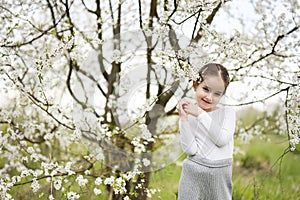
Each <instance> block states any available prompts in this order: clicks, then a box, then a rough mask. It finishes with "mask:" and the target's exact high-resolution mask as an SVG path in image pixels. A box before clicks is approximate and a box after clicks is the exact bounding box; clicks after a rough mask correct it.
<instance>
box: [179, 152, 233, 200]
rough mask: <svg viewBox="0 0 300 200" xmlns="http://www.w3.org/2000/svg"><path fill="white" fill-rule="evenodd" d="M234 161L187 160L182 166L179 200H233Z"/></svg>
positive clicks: (192, 158) (189, 158) (197, 157)
mask: <svg viewBox="0 0 300 200" xmlns="http://www.w3.org/2000/svg"><path fill="white" fill-rule="evenodd" d="M231 177H232V159H223V160H213V161H212V160H208V159H204V158H201V157H199V156H190V157H188V158H186V159H185V160H184V162H183V166H182V174H181V177H180V182H179V188H178V200H230V199H232V182H231Z"/></svg>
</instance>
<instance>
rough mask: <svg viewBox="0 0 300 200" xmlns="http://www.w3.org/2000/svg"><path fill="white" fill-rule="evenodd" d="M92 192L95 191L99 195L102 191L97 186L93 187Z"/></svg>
mask: <svg viewBox="0 0 300 200" xmlns="http://www.w3.org/2000/svg"><path fill="white" fill-rule="evenodd" d="M94 193H95V195H99V194H101V193H102V191H101V190H100V189H98V188H94Z"/></svg>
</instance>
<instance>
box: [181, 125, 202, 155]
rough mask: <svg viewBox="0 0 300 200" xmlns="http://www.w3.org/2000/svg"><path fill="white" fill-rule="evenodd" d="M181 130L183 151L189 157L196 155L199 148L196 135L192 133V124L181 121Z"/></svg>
mask: <svg viewBox="0 0 300 200" xmlns="http://www.w3.org/2000/svg"><path fill="white" fill-rule="evenodd" d="M179 129H180V140H181V146H182V149H183V151H184V152H185V153H187V154H188V155H195V154H196V152H197V149H198V148H197V143H196V139H195V135H194V134H193V133H192V131H191V127H190V123H189V122H188V121H179ZM194 131H195V130H194Z"/></svg>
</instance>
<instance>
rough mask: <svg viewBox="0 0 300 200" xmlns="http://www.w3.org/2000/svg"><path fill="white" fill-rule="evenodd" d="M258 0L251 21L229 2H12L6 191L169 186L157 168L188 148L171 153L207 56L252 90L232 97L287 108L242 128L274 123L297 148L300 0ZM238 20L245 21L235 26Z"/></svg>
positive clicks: (117, 192) (5, 61)
mask: <svg viewBox="0 0 300 200" xmlns="http://www.w3.org/2000/svg"><path fill="white" fill-rule="evenodd" d="M247 5H250V6H252V7H251V8H249V9H250V10H252V14H253V16H254V17H253V19H252V20H249V19H248V18H247V16H246V17H244V16H243V15H241V11H238V10H239V7H238V6H239V4H238V3H237V2H235V1H229V0H225V1H224V0H223V1H219V0H205V1H194V0H186V1H177V0H174V1H167V0H165V1H157V0H151V1H149V2H148V1H141V0H138V1H137V2H135V1H133V2H132V1H121V0H119V1H117V0H116V1H111V0H110V1H106V2H104V1H100V0H95V1H86V0H81V1H75V0H59V1H54V0H46V1H40V0H35V1H29V0H23V1H18V2H11V1H8V0H4V1H2V2H1V3H0V10H1V14H0V15H1V18H0V20H1V24H2V26H3V28H2V29H1V34H0V38H1V39H0V46H1V49H0V55H1V59H0V63H1V65H0V67H1V68H0V70H1V74H0V75H1V82H0V83H1V107H0V110H1V113H0V123H1V130H0V145H1V146H0V151H1V156H0V161H1V162H0V167H1V169H0V174H1V178H0V195H1V198H3V199H12V198H17V197H18V195H20V194H21V193H22V192H24V191H28V188H31V190H32V192H33V193H31V194H28V195H29V196H30V195H32V196H39V197H42V196H48V198H49V199H62V198H66V199H78V198H79V197H87V196H89V197H90V196H91V195H95V196H101V195H103V196H106V197H108V198H109V199H141V200H144V199H146V198H147V197H151V195H152V194H153V193H155V192H158V191H159V188H149V183H150V175H151V172H152V171H153V170H157V169H160V168H162V167H164V166H165V165H166V164H168V163H169V162H172V161H175V159H176V158H177V157H176V156H178V155H179V154H180V152H177V151H180V146H177V148H175V150H174V149H172V150H171V151H172V152H173V153H174V152H175V154H176V155H175V157H174V156H173V155H172V156H170V155H171V153H170V152H168V149H169V148H171V146H172V145H170V141H171V143H174V144H175V145H173V146H175V147H176V144H177V143H176V140H175V139H174V135H175V136H176V134H177V132H178V130H177V129H176V126H174V124H176V123H177V121H176V120H177V118H176V113H175V106H176V103H177V100H178V98H181V97H182V96H189V95H190V94H189V92H188V91H189V89H190V85H189V83H188V81H186V80H187V79H195V78H196V74H195V71H196V69H197V67H200V66H202V65H203V64H205V63H207V62H220V63H223V64H224V65H225V66H226V67H228V69H229V70H230V73H231V76H232V81H233V82H232V83H231V84H232V85H233V86H234V87H236V86H239V85H244V87H245V86H246V87H247V88H248V89H243V92H240V93H239V94H238V95H236V94H237V93H235V92H234V91H232V92H231V93H230V92H229V94H228V97H227V99H228V100H226V101H225V100H224V102H223V103H225V104H231V105H235V106H243V105H249V104H257V103H261V104H264V105H267V103H268V100H269V99H273V98H277V97H280V98H278V99H279V102H278V105H279V106H281V107H283V108H284V109H282V110H280V111H278V112H266V113H265V115H263V116H260V118H258V119H257V123H255V124H253V125H251V126H249V127H247V128H245V127H240V126H238V128H237V131H236V132H237V136H238V137H241V138H243V139H246V140H247V138H249V137H251V135H253V134H262V133H264V132H269V131H270V130H271V129H272V130H273V129H274V130H277V131H278V133H279V134H285V135H286V137H287V140H289V144H290V145H289V146H288V147H287V151H286V152H289V151H293V150H295V149H296V145H297V144H298V143H299V93H298V92H297V91H298V90H299V65H298V63H299V55H298V52H299V44H300V43H299V25H300V24H299V23H300V18H299V16H298V15H297V13H298V12H299V3H298V2H297V1H293V0H290V1H286V2H284V3H282V2H281V1H263V2H261V1H256V0H252V1H249V2H247ZM228 20H235V22H234V23H235V26H236V27H234V28H232V29H230V31H227V32H224V30H223V29H225V28H224V27H225V26H222V24H225V25H226V22H227V21H228ZM247 24H250V25H251V27H249V26H247ZM227 25H228V24H227ZM184 77H188V78H186V79H184ZM2 97H3V98H2ZM174 116H175V117H174ZM274 119H275V120H276V121H277V122H276V123H273V122H272V120H274ZM261 120H264V122H265V124H263V125H259V124H261V123H259V122H260V121H261ZM269 124H272V125H271V126H270V125H269ZM174 127H175V128H174ZM172 148H174V147H172ZM167 156H169V159H167V160H166V157H167ZM90 191H93V194H90Z"/></svg>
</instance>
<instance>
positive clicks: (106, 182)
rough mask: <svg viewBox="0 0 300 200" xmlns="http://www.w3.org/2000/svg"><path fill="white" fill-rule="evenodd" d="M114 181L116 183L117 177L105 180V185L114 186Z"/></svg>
mask: <svg viewBox="0 0 300 200" xmlns="http://www.w3.org/2000/svg"><path fill="white" fill-rule="evenodd" d="M114 181H115V177H113V176H111V177H109V178H106V179H105V180H104V185H112V184H114Z"/></svg>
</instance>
